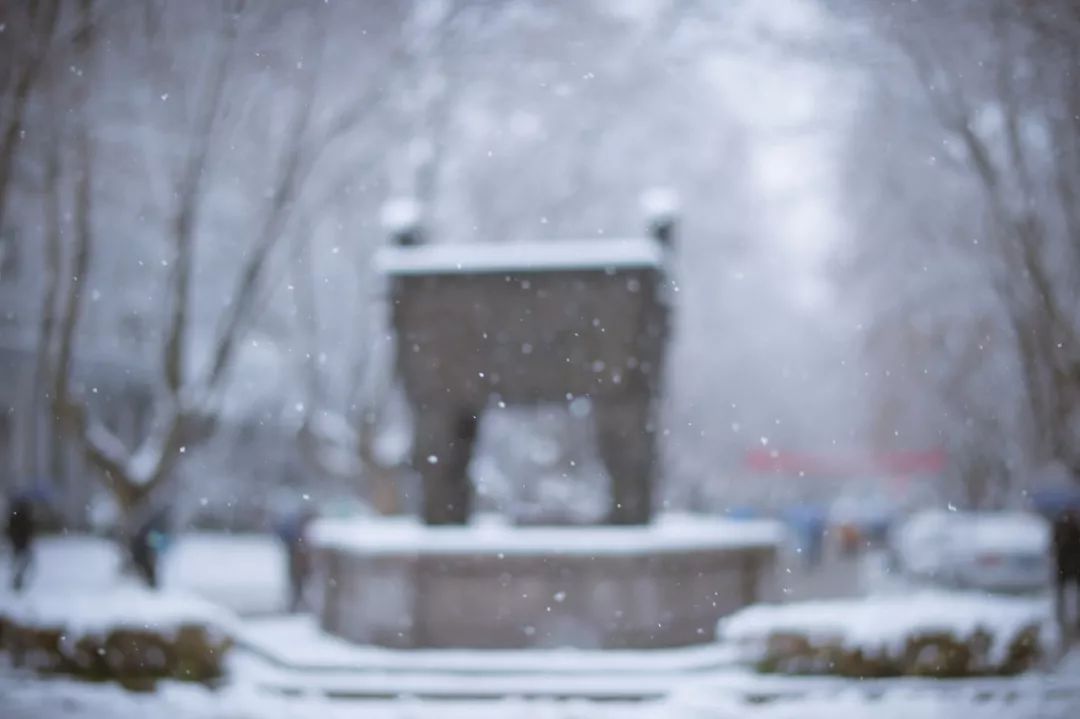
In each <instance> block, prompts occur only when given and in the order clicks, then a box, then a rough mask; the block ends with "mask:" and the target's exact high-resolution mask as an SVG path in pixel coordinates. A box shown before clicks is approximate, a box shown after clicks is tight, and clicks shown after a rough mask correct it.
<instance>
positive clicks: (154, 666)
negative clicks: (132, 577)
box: [0, 587, 232, 687]
mask: <svg viewBox="0 0 1080 719" xmlns="http://www.w3.org/2000/svg"><path fill="white" fill-rule="evenodd" d="M231 626H232V619H231V617H230V616H229V615H228V614H227V613H225V612H223V611H222V610H220V609H219V608H217V607H215V606H214V605H211V604H208V603H206V602H203V601H201V600H198V599H195V598H191V597H187V596H181V595H174V594H167V593H157V592H150V591H147V590H143V589H140V588H136V587H124V588H117V589H114V590H110V591H99V592H88V593H85V594H71V593H67V592H54V593H45V592H31V593H29V594H25V595H15V596H11V595H5V596H0V651H3V652H5V653H6V654H8V655H9V657H10V660H11V662H12V663H13V664H15V665H16V666H21V667H26V668H28V669H32V670H35V671H41V672H57V673H64V674H72V675H75V676H79V677H83V678H86V679H94V680H115V681H118V682H120V683H122V684H124V685H126V686H129V687H150V686H153V683H154V682H155V681H156V680H158V679H165V678H170V679H178V680H185V681H202V682H205V681H209V680H211V679H214V678H215V677H218V676H220V675H221V673H222V671H223V660H224V656H225V653H226V652H227V650H228V648H229V645H230V638H229V637H230V634H231V631H230V628H231Z"/></svg>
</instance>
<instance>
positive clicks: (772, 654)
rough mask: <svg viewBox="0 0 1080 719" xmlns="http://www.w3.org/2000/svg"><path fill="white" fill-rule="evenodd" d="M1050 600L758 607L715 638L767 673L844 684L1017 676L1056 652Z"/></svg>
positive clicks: (879, 600) (967, 597)
mask: <svg viewBox="0 0 1080 719" xmlns="http://www.w3.org/2000/svg"><path fill="white" fill-rule="evenodd" d="M1051 617H1052V613H1051V612H1050V611H1049V606H1048V602H1046V601H1043V600H1032V599H1016V598H1004V597H988V596H985V595H975V594H960V593H946V592H922V593H919V594H914V595H908V596H885V597H867V598H860V599H850V600H831V601H820V602H802V603H793V604H785V605H762V606H756V607H751V608H749V609H745V610H743V611H741V612H738V613H736V614H734V615H732V616H730V617H727V618H725V619H723V620H721V622H720V624H719V627H718V629H717V635H718V636H719V637H720V638H721V640H724V641H730V642H733V643H734V644H736V645H737V646H739V647H740V648H741V649H742V650H743V658H744V659H745V660H747V661H749V662H752V663H753V664H754V665H755V666H757V668H758V669H759V670H760V671H764V672H778V673H784V674H823V675H824V674H829V675H837V676H845V677H890V676H931V677H967V676H988V675H1010V674H1018V673H1020V672H1023V671H1026V670H1028V669H1031V668H1033V667H1035V666H1037V665H1038V664H1040V663H1041V662H1043V661H1044V660H1045V659H1046V658H1047V657H1049V656H1051V655H1053V654H1054V653H1055V650H1056V647H1057V643H1058V636H1057V632H1056V625H1055V624H1054V623H1053V621H1052V620H1051Z"/></svg>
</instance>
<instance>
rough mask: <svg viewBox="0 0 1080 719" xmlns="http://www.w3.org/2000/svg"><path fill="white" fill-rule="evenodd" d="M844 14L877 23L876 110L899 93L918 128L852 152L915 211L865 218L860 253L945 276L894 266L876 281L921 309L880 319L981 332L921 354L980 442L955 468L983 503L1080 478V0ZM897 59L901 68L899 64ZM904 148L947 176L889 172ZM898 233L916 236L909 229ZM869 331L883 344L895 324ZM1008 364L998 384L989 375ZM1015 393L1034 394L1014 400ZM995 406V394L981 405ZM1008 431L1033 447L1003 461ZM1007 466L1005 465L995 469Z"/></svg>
mask: <svg viewBox="0 0 1080 719" xmlns="http://www.w3.org/2000/svg"><path fill="white" fill-rule="evenodd" d="M839 5H840V6H842V7H843V8H844V9H845V10H846V11H849V12H847V13H846V16H847V17H849V18H850V17H852V16H854V17H857V18H859V19H861V20H867V21H868V23H867V25H868V27H870V28H871V29H872V32H873V37H874V38H876V39H877V40H879V41H881V40H883V41H884V44H883V45H878V46H873V45H872V46H871V49H870V51H869V53H868V54H865V55H863V58H864V59H867V58H869V59H870V60H871V61H870V62H867V63H865V67H866V68H868V69H869V75H870V78H872V79H871V80H870V82H871V83H874V84H875V85H876V87H875V89H873V90H870V91H869V92H867V94H866V97H867V98H868V100H867V101H868V102H870V103H874V102H881V101H882V100H883V99H884V100H886V101H888V98H889V97H890V95H892V96H897V94H898V93H899V96H898V97H897V98H896V99H895V101H893V103H892V104H891V105H890V107H892V111H893V112H896V111H897V108H898V107H900V103H903V104H904V109H903V112H904V113H905V118H904V122H905V123H906V124H907V127H904V128H903V129H902V130H901V132H904V133H905V134H904V135H902V136H901V135H897V134H893V133H894V132H895V131H896V130H897V129H900V125H899V124H896V125H895V126H889V127H883V126H878V127H875V126H873V125H871V126H869V127H867V128H866V132H867V133H872V134H873V135H874V136H875V137H876V138H877V142H876V143H875V144H876V147H875V146H869V143H867V147H869V149H870V152H871V153H874V154H872V155H870V156H866V155H865V154H864V155H863V156H862V157H857V156H855V155H852V158H853V161H854V163H855V164H854V167H855V168H856V170H855V171H854V173H853V177H856V178H863V179H865V178H867V177H874V176H875V174H876V178H875V179H876V182H875V183H871V185H872V186H874V187H876V188H877V189H876V190H875V191H877V192H879V193H880V194H881V198H882V200H883V202H882V203H881V204H882V205H886V206H888V205H892V206H896V207H897V208H898V211H899V212H900V213H903V214H905V215H906V216H905V217H901V218H900V226H899V227H889V226H887V225H886V226H884V227H883V225H882V221H881V218H882V217H883V216H888V215H889V214H890V213H891V212H892V210H891V209H890V208H888V207H884V208H882V211H879V212H877V213H876V217H874V216H872V215H871V216H869V217H871V218H872V219H870V222H872V223H873V227H870V226H867V227H866V228H865V231H864V232H862V235H863V237H862V238H861V239H860V240H858V241H857V244H861V245H862V250H861V251H862V253H863V254H864V256H866V257H868V258H869V257H871V256H870V255H869V254H867V253H876V254H874V255H873V258H876V259H877V261H878V262H879V263H880V261H881V253H892V254H894V255H895V254H897V252H904V250H897V251H896V252H893V251H892V250H889V249H887V248H886V247H884V246H882V245H878V244H874V240H875V239H881V240H883V241H885V242H889V243H893V244H897V243H900V244H902V245H903V246H906V247H910V248H912V249H913V251H912V252H910V253H909V254H908V257H909V258H910V262H911V265H914V266H910V272H911V273H913V274H914V276H916V277H918V276H922V277H931V278H938V279H940V280H941V282H939V283H938V284H937V287H936V289H935V290H934V291H933V292H927V289H929V288H928V286H927V281H926V280H923V279H920V280H918V281H912V280H911V279H910V277H909V278H908V279H906V280H905V279H904V278H902V277H901V276H900V275H898V274H897V269H898V268H897V266H895V265H894V266H892V267H891V269H889V270H887V271H883V272H880V273H877V274H878V276H882V277H885V276H888V275H889V274H890V273H891V274H892V276H893V278H894V280H899V281H900V283H902V284H899V285H894V286H891V287H890V288H889V289H890V292H893V291H896V292H898V293H899V294H898V295H896V294H887V295H885V296H891V297H896V296H899V297H902V298H903V300H902V301H901V304H903V305H906V306H907V307H908V310H907V311H906V312H885V313H882V314H881V315H880V317H879V322H885V323H889V322H893V323H894V324H892V325H891V326H892V327H894V328H895V329H897V330H900V331H903V330H901V329H900V327H899V326H898V325H897V324H895V323H896V322H901V323H907V322H908V321H909V318H910V317H911V315H912V312H913V311H914V312H920V313H923V314H925V315H926V316H928V317H930V316H936V317H938V318H940V321H942V322H946V323H951V327H952V329H950V330H948V331H946V332H943V333H941V334H940V335H939V336H940V337H941V338H945V337H947V336H953V335H956V336H963V337H966V338H967V339H966V342H967V343H968V345H967V347H966V348H965V347H958V348H957V349H956V350H955V351H954V350H950V349H949V348H948V346H947V345H946V344H944V343H941V342H939V343H937V344H936V345H935V344H930V345H927V346H926V350H927V352H929V354H927V353H924V354H916V355H913V356H912V357H911V359H912V360H913V361H914V362H917V363H918V364H917V365H916V367H918V366H925V365H926V364H934V363H940V364H943V365H946V366H947V369H946V370H945V371H943V372H942V373H941V376H940V377H939V378H938V380H936V381H937V384H936V385H935V386H936V387H938V388H939V389H938V390H936V391H938V392H939V394H940V395H941V396H943V397H947V398H949V406H950V407H951V414H952V416H953V418H954V420H953V421H954V424H953V425H952V429H950V430H949V431H950V432H953V433H956V434H957V435H958V436H960V435H964V434H967V433H970V432H974V434H976V435H978V436H979V437H981V440H979V441H973V442H969V443H966V448H965V449H964V450H963V453H964V455H965V457H966V458H965V457H962V458H958V459H959V460H961V462H962V463H963V462H967V463H968V464H969V465H970V466H971V467H972V468H973V469H971V470H970V471H963V472H962V474H964V475H967V476H969V478H970V480H971V481H970V484H971V486H972V487H974V488H975V489H973V492H974V494H979V495H985V492H983V491H982V490H981V489H978V485H980V484H982V483H983V482H984V480H985V478H986V476H987V475H999V476H1003V477H1005V478H1006V479H1005V480H1004V483H1005V485H1010V484H1013V485H1015V480H1017V479H1022V478H1023V477H1024V476H1025V475H1027V474H1029V473H1030V472H1029V471H1028V470H1029V469H1030V468H1031V467H1032V466H1038V465H1040V464H1044V463H1048V462H1060V463H1063V464H1065V465H1066V466H1069V467H1071V468H1072V469H1073V471H1074V472H1076V471H1078V470H1080V455H1077V453H1076V447H1077V443H1076V437H1077V429H1078V428H1080V423H1078V420H1080V324H1078V323H1080V317H1077V315H1076V313H1075V311H1074V308H1075V306H1076V302H1077V299H1078V294H1077V291H1076V287H1077V281H1078V279H1080V235H1078V231H1080V222H1078V212H1077V202H1076V197H1077V192H1078V191H1080V152H1078V146H1080V143H1078V139H1077V138H1078V137H1080V124H1078V122H1077V119H1076V118H1077V117H1078V113H1077V111H1076V110H1077V108H1078V107H1080V74H1078V72H1077V69H1078V68H1080V55H1078V50H1077V47H1078V45H1080V13H1078V11H1077V7H1076V5H1075V3H1070V2H1066V1H1061V2H1046V3H1014V2H1006V1H1001V2H999V1H997V0H994V1H993V2H967V1H965V0H955V1H953V2H947V3H937V4H931V5H922V4H911V5H908V6H898V5H895V4H885V3H873V4H866V5H864V4H859V6H858V8H855V7H853V6H852V5H851V4H848V3H840V4H839ZM850 11H853V12H850ZM890 50H891V51H892V52H895V54H896V57H897V58H898V59H899V62H892V61H890V60H889V52H890ZM905 88H910V91H909V92H908V94H903V93H905ZM876 117H877V118H878V120H882V119H883V117H882V116H881V115H877V116H876ZM885 122H886V123H887V122H888V119H885ZM913 126H915V127H925V128H926V131H925V133H924V135H925V137H924V138H923V139H913V138H914V133H912V132H911V131H910V128H911V127H913ZM903 142H908V143H911V142H925V143H926V144H917V145H911V146H902V145H900V143H903ZM893 146H896V147H901V148H902V150H901V151H902V152H907V153H908V154H910V155H911V156H912V157H921V158H924V164H929V165H933V166H934V169H933V170H932V171H931V170H918V169H917V170H915V171H914V172H913V171H911V170H908V171H906V174H892V175H889V174H888V173H890V172H892V170H890V169H889V165H890V163H891V164H892V165H893V166H896V165H897V163H896V162H895V161H893V160H888V159H886V157H885V154H884V153H885V152H889V151H892V150H889V149H888V148H891V147H893ZM923 153H925V154H923ZM925 159H928V160H929V163H926V162H925ZM919 175H922V177H920V176H919ZM928 181H929V182H932V183H934V184H933V185H931V186H930V187H929V188H927V189H929V190H930V191H929V192H926V191H924V190H923V189H921V188H919V187H918V183H926V182H928ZM856 182H859V180H858V179H856ZM890 182H891V185H890V184H889V183H890ZM860 192H864V190H863V188H859V187H857V186H855V187H853V194H859V193H860ZM911 199H913V200H914V202H910V200H911ZM905 200H909V202H908V203H907V204H904V203H905ZM883 229H884V231H882V230H883ZM901 229H902V231H904V232H905V234H904V235H902V236H897V235H896V234H895V233H896V231H897V230H901ZM929 257H933V258H935V259H933V260H931V259H929ZM943 258H952V260H955V261H956V264H955V265H953V264H946V263H945V262H943ZM863 266H864V267H865V266H866V265H865V264H864V265H863ZM964 266H967V267H975V268H980V269H979V271H978V272H977V273H976V276H974V277H972V278H971V279H972V281H973V284H971V285H959V284H958V283H957V282H956V281H955V280H950V279H949V278H948V272H949V271H950V270H949V269H947V268H949V267H964ZM970 274H971V273H969V275H970ZM894 280H890V281H894ZM904 285H906V286H904ZM961 287H965V288H966V290H964V291H966V292H967V293H968V294H967V297H966V299H965V297H964V296H963V295H961V294H959V292H960V291H961ZM980 298H982V299H980ZM962 306H966V309H963V308H962ZM935 307H936V310H935ZM924 310H925V311H924ZM987 319H990V320H992V322H993V331H991V332H987V331H986V328H985V327H983V328H981V329H980V324H979V323H980V322H985V321H987ZM873 334H874V336H876V337H879V338H881V337H884V336H886V335H887V334H888V330H887V328H882V329H881V330H880V331H876V332H874V333H873ZM991 337H992V338H993V341H990V339H989V338H991ZM976 346H977V348H978V351H975V352H971V351H970V350H973V349H975V348H976ZM895 356H896V355H895V354H894V355H893V357H894V358H895ZM886 357H887V355H886ZM886 361H888V360H886ZM995 362H996V363H998V370H999V371H998V372H997V374H996V375H993V376H989V375H988V374H987V373H985V372H981V368H983V367H986V366H988V365H989V364H992V363H995ZM1012 368H1015V371H1014V370H1013V369H1012ZM949 377H951V378H952V379H948V378H949ZM995 377H996V382H995V379H994V378H995ZM973 378H980V381H979V382H975V381H973ZM995 385H996V386H995ZM1014 386H1015V387H1017V388H1020V391H1019V392H1018V393H1016V394H1019V396H1020V397H1021V400H1020V401H1019V402H1015V403H1014V402H1012V399H1011V398H1012V395H1013V394H1014V393H1013V392H1012V391H1011V390H1012V389H1013V387H1014ZM1003 387H1004V388H1006V389H1008V390H1010V391H1004V392H1003V391H1002V389H1003ZM989 397H996V398H997V401H996V402H993V401H989V402H988V401H985V400H986V399H987V398H989ZM1002 422H1004V425H1002ZM1003 426H1004V427H1007V428H1008V429H1005V430H1002V429H1001V427H1003ZM995 427H997V428H998V429H994V428H995ZM972 428H974V429H972ZM1002 431H1004V432H1006V434H1012V435H1015V436H1017V437H1019V438H1020V440H1021V444H1023V445H1025V446H1024V447H1023V450H1022V452H1021V454H1022V455H1023V456H1022V457H1019V458H1018V457H1015V456H1013V457H1012V458H1006V457H1005V456H1004V455H1003V453H1004V452H1009V451H1012V450H1011V449H1010V448H1009V443H1003V442H1002V441H1001V440H1000V435H1001V432H1002ZM1002 463H1004V464H1005V465H1007V468H1006V469H1004V470H1001V471H998V470H994V471H993V472H991V471H989V470H988V469H987V467H991V466H998V465H1001V464H1002ZM1013 488H1014V489H1015V486H1014V487H1013ZM1007 494H1008V491H1007V488H1006V491H1003V492H997V495H998V498H997V499H996V500H994V502H1000V501H1002V500H1003V498H1004V496H1005V495H1007Z"/></svg>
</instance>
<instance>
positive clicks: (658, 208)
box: [641, 187, 679, 223]
mask: <svg viewBox="0 0 1080 719" xmlns="http://www.w3.org/2000/svg"><path fill="white" fill-rule="evenodd" d="M641 208H642V210H643V211H644V213H645V219H646V220H648V221H649V222H652V223H657V222H674V221H675V220H676V219H678V216H679V196H678V194H676V192H675V191H674V190H672V189H671V188H669V187H653V188H650V189H649V190H646V191H645V192H644V193H642V195H641Z"/></svg>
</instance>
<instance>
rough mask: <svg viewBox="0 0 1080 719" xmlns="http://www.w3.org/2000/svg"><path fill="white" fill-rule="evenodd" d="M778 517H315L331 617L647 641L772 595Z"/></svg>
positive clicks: (366, 623) (405, 633)
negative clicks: (445, 522) (608, 520)
mask: <svg viewBox="0 0 1080 719" xmlns="http://www.w3.org/2000/svg"><path fill="white" fill-rule="evenodd" d="M780 538H781V533H780V529H779V527H778V526H777V525H776V524H775V523H772V522H750V521H739V522H734V521H725V520H722V519H715V518H698V517H686V516H671V517H661V518H660V519H658V520H657V522H656V523H655V524H653V525H650V526H645V527H625V526H618V527H615V526H603V527H558V528H541V527H529V528H519V527H511V526H508V525H505V524H498V523H491V522H484V521H483V520H482V519H478V520H477V523H476V524H474V525H472V526H466V527H445V526H444V527H426V526H423V525H421V524H419V523H417V522H415V521H409V520H386V519H381V520H371V519H350V520H340V519H334V520H322V521H319V522H317V523H316V524H315V526H314V527H313V528H312V533H311V541H312V543H313V546H314V554H315V566H316V573H317V578H318V586H320V587H322V590H323V593H322V597H321V600H320V604H321V606H320V609H319V617H320V623H321V625H322V627H323V629H325V630H326V631H328V632H330V633H332V634H336V635H338V636H340V637H343V638H346V639H349V640H352V641H354V642H359V643H362V644H373V645H379V646H385V647H397V648H419V647H425V648H478V649H480V648H487V649H517V648H522V649H524V648H552V647H576V648H581V649H648V648H659V647H677V646H687V645H692V644H700V643H704V642H710V641H713V640H714V639H715V628H716V623H717V620H718V619H720V618H721V617H723V616H725V615H727V614H729V613H731V612H733V611H735V610H737V609H740V608H742V607H744V606H746V605H748V604H751V603H754V602H758V601H763V600H768V599H770V598H772V593H773V588H774V586H775V577H774V574H775V565H776V554H777V548H778V546H779V542H780Z"/></svg>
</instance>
